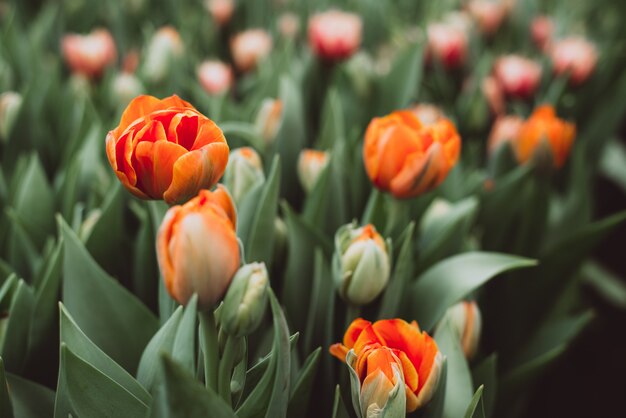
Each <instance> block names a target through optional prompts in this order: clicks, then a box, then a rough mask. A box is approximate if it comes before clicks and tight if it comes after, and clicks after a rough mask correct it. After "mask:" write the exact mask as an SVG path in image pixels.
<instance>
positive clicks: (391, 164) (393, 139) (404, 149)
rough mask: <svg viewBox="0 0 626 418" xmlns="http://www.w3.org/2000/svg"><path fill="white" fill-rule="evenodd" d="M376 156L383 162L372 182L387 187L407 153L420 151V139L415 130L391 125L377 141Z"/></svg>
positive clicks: (399, 168)
mask: <svg viewBox="0 0 626 418" xmlns="http://www.w3.org/2000/svg"><path fill="white" fill-rule="evenodd" d="M377 148H378V156H379V157H378V158H379V159H380V161H381V162H384V164H381V165H380V170H379V171H378V175H377V177H376V178H375V179H374V182H375V183H376V184H377V185H381V186H382V187H384V188H386V189H387V188H389V187H390V186H391V184H392V181H393V179H394V177H395V176H396V175H397V173H398V172H399V171H400V170H402V167H403V165H404V161H405V159H406V158H407V155H410V154H414V153H419V152H421V151H422V147H421V141H420V140H419V138H418V137H417V134H416V132H414V131H412V130H410V129H409V128H407V127H405V126H403V125H397V126H392V127H390V128H388V129H386V130H385V131H384V132H383V133H382V135H381V136H380V139H379V141H378V145H377Z"/></svg>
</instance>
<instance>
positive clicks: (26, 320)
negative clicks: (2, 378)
mask: <svg viewBox="0 0 626 418" xmlns="http://www.w3.org/2000/svg"><path fill="white" fill-rule="evenodd" d="M34 308H35V295H34V292H33V289H32V288H31V287H30V286H28V285H27V284H26V282H24V281H23V280H19V281H18V282H17V285H16V288H15V291H14V293H13V298H12V301H11V307H10V308H9V317H8V319H7V324H6V328H5V331H4V338H3V340H4V343H3V344H2V347H0V348H1V349H2V351H1V352H2V356H1V357H2V359H3V361H4V367H5V368H6V370H8V371H11V372H14V373H20V372H22V369H23V367H24V363H25V361H26V355H27V353H28V331H29V327H30V323H31V318H32V314H33V309H34ZM0 342H2V341H0Z"/></svg>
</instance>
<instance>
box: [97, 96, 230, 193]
mask: <svg viewBox="0 0 626 418" xmlns="http://www.w3.org/2000/svg"><path fill="white" fill-rule="evenodd" d="M106 152H107V156H108V158H109V163H110V164H111V167H112V168H113V171H114V172H115V174H116V175H117V177H118V178H119V180H120V181H121V182H122V184H123V185H124V187H126V189H128V191H130V192H131V193H132V194H134V195H135V196H137V197H139V198H142V199H163V200H165V202H167V203H169V204H173V203H183V202H185V201H187V200H188V199H190V198H191V197H193V196H196V195H197V194H198V191H200V190H201V189H209V188H211V187H212V186H213V185H215V183H217V181H218V180H219V179H220V177H222V174H223V173H224V169H225V168H226V163H227V162H228V144H227V143H226V139H225V138H224V134H223V133H222V131H221V129H220V128H219V127H218V126H217V125H216V124H215V123H214V122H213V121H211V120H210V119H208V118H207V117H206V116H204V115H202V114H201V113H200V112H198V111H197V110H196V109H195V108H194V107H193V106H192V105H191V104H189V103H187V102H186V101H184V100H181V99H180V98H179V97H178V96H171V97H168V98H166V99H163V100H159V99H157V98H156V97H152V96H139V97H137V98H135V99H134V100H133V101H131V102H130V104H129V105H128V107H127V108H126V110H124V113H123V114H122V119H121V121H120V124H119V126H118V127H117V128H115V129H113V130H112V131H110V132H109V133H108V134H107V137H106Z"/></svg>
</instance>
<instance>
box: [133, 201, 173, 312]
mask: <svg viewBox="0 0 626 418" xmlns="http://www.w3.org/2000/svg"><path fill="white" fill-rule="evenodd" d="M137 207H138V208H137V210H136V214H137V216H138V218H139V231H138V232H137V238H136V239H135V243H134V251H133V293H134V294H135V295H137V297H139V299H141V300H142V302H143V303H144V304H146V305H147V306H149V307H153V306H154V305H157V301H158V289H159V281H160V276H159V268H158V266H157V261H156V252H155V251H154V247H155V239H156V228H158V227H159V225H154V224H153V222H152V218H151V216H150V214H149V212H148V210H145V206H139V205H137ZM155 308H156V306H155ZM166 320H167V318H166Z"/></svg>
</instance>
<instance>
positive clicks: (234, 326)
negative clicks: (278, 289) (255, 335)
mask: <svg viewBox="0 0 626 418" xmlns="http://www.w3.org/2000/svg"><path fill="white" fill-rule="evenodd" d="M268 287H269V276H268V273H267V269H266V268H265V264H264V263H251V264H246V265H245V266H243V267H241V268H240V269H239V270H238V271H237V273H236V274H235V277H234V278H233V281H232V283H231V285H230V287H229V288H228V292H227V293H226V297H225V298H224V305H223V307H222V311H221V314H220V322H221V325H222V327H223V328H224V330H225V331H226V332H227V333H228V334H230V335H234V336H237V337H243V336H245V335H249V334H251V333H252V332H253V331H254V330H255V329H256V328H257V327H258V326H259V324H260V323H261V320H262V319H263V312H264V311H265V306H266V305H267V288H268Z"/></svg>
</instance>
